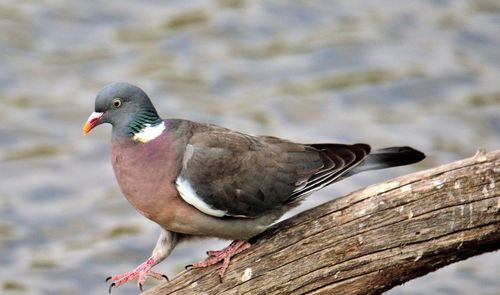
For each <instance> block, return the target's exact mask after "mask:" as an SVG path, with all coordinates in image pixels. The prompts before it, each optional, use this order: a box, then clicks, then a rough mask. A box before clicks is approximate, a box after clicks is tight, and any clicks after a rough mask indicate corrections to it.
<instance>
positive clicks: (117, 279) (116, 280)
mask: <svg viewBox="0 0 500 295" xmlns="http://www.w3.org/2000/svg"><path fill="white" fill-rule="evenodd" d="M154 265H155V261H154V259H153V258H149V259H148V260H146V261H144V262H143V263H142V264H140V265H139V266H138V267H136V268H135V269H134V270H132V271H129V272H126V273H124V274H120V275H115V276H112V277H109V278H107V279H106V282H107V281H109V280H112V281H113V283H112V284H111V285H110V286H109V293H110V294H111V289H113V287H118V286H121V285H123V284H125V283H126V282H129V281H131V280H134V279H137V280H138V285H139V288H140V289H141V291H142V286H143V285H144V281H145V280H146V277H148V276H149V277H152V278H155V279H157V280H161V279H166V280H168V278H167V276H165V275H162V274H159V273H157V272H154V271H152V270H151V267H153V266H154Z"/></svg>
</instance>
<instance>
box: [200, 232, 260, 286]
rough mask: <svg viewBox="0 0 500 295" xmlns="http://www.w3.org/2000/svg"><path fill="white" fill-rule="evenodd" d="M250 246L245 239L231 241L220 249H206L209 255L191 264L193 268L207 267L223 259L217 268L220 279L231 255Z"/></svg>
mask: <svg viewBox="0 0 500 295" xmlns="http://www.w3.org/2000/svg"><path fill="white" fill-rule="evenodd" d="M250 246H251V244H250V243H248V242H247V241H233V242H232V243H231V244H230V245H229V246H227V247H226V248H224V249H222V250H218V251H207V255H208V256H209V257H208V258H207V259H205V260H203V261H200V262H197V263H193V265H191V266H192V267H194V268H199V267H207V266H210V265H214V264H216V263H218V262H220V261H223V262H222V266H221V267H220V268H219V270H218V273H219V277H220V279H221V280H222V277H223V276H224V273H225V272H226V269H227V268H228V266H229V262H230V260H231V257H233V256H234V255H236V254H238V253H240V252H243V251H245V250H246V249H248V248H250Z"/></svg>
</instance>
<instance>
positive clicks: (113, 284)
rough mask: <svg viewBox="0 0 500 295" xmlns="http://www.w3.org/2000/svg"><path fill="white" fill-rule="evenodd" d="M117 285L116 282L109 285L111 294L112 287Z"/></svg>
mask: <svg viewBox="0 0 500 295" xmlns="http://www.w3.org/2000/svg"><path fill="white" fill-rule="evenodd" d="M115 285H116V284H115V283H112V284H111V285H109V290H108V292H109V294H111V289H113V287H114V286H115Z"/></svg>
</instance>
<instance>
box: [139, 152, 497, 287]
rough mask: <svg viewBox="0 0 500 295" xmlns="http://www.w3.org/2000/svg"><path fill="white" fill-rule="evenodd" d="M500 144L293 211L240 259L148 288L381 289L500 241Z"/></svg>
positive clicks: (182, 275) (493, 247)
mask: <svg viewBox="0 0 500 295" xmlns="http://www.w3.org/2000/svg"><path fill="white" fill-rule="evenodd" d="M499 180H500V150H497V151H494V152H490V153H486V152H484V151H479V152H478V153H477V154H476V155H475V156H474V157H472V158H469V159H465V160H462V161H458V162H454V163H450V164H447V165H443V166H440V167H437V168H434V169H430V170H426V171H422V172H417V173H413V174H409V175H405V176H402V177H398V178H395V179H392V180H389V181H387V182H384V183H380V184H376V185H372V186H369V187H367V188H364V189H362V190H359V191H356V192H354V193H351V194H349V195H347V196H345V197H342V198H340V199H336V200H333V201H331V202H328V203H326V204H323V205H321V206H319V207H316V208H313V209H311V210H308V211H306V212H303V213H301V214H299V215H297V216H295V217H293V218H291V219H288V220H285V221H283V222H281V223H279V224H277V225H275V226H273V227H272V228H271V229H269V230H268V231H266V232H265V233H263V234H262V235H260V236H259V237H257V238H256V239H255V243H254V244H253V246H252V248H250V249H249V250H247V251H245V252H243V253H241V254H239V255H237V256H235V257H234V258H233V260H231V265H230V266H229V268H228V270H227V272H226V274H225V276H224V281H223V282H222V283H220V281H219V278H218V276H217V273H216V266H214V267H209V268H206V269H193V270H189V271H184V272H182V273H180V274H179V275H178V276H177V277H175V278H174V279H173V280H171V281H170V282H168V283H162V284H160V285H158V286H156V287H154V288H152V289H151V290H149V291H147V292H145V293H144V294H148V295H156V294H379V293H382V292H383V291H386V290H389V289H391V288H393V287H394V286H397V285H399V284H401V283H403V282H406V281H409V280H411V279H413V278H416V277H419V276H422V275H424V274H426V273H429V272H431V271H434V270H436V269H438V268H440V267H443V266H445V265H448V264H451V263H453V262H456V261H459V260H463V259H466V258H468V257H471V256H474V255H477V254H480V253H484V252H489V251H494V250H498V249H500V194H499V192H500V183H499Z"/></svg>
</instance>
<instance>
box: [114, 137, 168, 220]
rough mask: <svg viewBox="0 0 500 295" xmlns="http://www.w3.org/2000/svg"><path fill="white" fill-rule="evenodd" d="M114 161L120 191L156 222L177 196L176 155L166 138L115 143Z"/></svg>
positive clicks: (143, 213) (133, 204) (141, 211)
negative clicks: (171, 200)
mask: <svg viewBox="0 0 500 295" xmlns="http://www.w3.org/2000/svg"><path fill="white" fill-rule="evenodd" d="M111 154H112V164H113V170H114V172H115V176H116V179H117V182H118V185H119V186H120V190H121V191H122V193H123V195H124V196H125V197H126V198H127V200H128V201H129V202H130V204H132V206H134V207H135V208H136V209H137V211H139V212H140V213H141V214H142V215H144V216H145V217H147V218H149V219H152V220H153V221H156V220H155V219H157V218H158V214H160V213H162V212H163V213H164V212H166V211H167V210H168V209H169V208H168V203H169V199H172V198H177V190H176V189H175V179H176V177H177V169H176V167H175V166H176V165H175V164H176V163H175V162H176V161H175V159H174V158H173V157H174V156H175V155H173V153H172V152H171V151H169V145H168V144H167V143H166V142H165V139H160V140H158V141H157V140H154V141H151V142H149V143H132V142H125V143H124V142H116V143H113V144H112V152H111Z"/></svg>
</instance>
